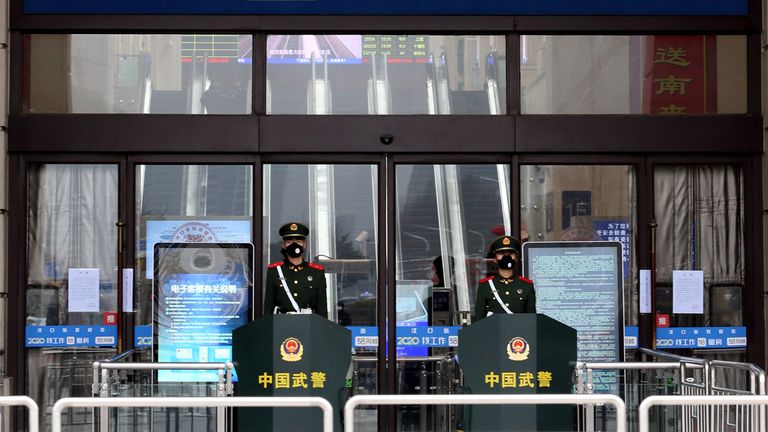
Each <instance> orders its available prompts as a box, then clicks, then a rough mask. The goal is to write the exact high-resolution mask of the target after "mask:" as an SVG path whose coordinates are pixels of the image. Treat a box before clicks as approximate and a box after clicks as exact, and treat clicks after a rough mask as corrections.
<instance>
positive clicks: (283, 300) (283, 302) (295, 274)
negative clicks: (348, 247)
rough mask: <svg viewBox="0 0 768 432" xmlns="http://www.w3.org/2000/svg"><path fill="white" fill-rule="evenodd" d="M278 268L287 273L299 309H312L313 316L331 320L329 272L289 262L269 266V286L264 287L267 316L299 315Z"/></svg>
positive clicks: (308, 264)
mask: <svg viewBox="0 0 768 432" xmlns="http://www.w3.org/2000/svg"><path fill="white" fill-rule="evenodd" d="M278 267H280V268H281V269H282V270H283V276H285V281H286V283H287V284H288V289H289V290H290V292H291V294H292V295H293V299H294V300H295V301H296V304H298V306H299V308H302V309H304V308H310V309H312V312H314V313H316V314H318V315H321V316H323V317H325V318H328V306H327V302H326V293H325V268H324V267H323V266H321V265H319V264H315V263H308V262H306V261H304V262H302V263H301V264H299V265H293V264H291V263H290V262H288V261H278V262H276V263H272V264H270V265H269V267H268V268H267V283H266V285H265V287H264V292H265V296H264V314H273V313H287V312H295V310H294V308H293V305H292V304H291V301H290V300H288V296H287V294H286V293H285V289H284V288H283V284H282V282H281V281H280V274H279V273H278V272H277V268H278Z"/></svg>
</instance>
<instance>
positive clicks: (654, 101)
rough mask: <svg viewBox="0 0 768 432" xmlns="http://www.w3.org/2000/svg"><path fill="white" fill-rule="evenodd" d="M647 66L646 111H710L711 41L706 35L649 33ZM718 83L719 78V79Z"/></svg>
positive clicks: (686, 112) (644, 108)
mask: <svg viewBox="0 0 768 432" xmlns="http://www.w3.org/2000/svg"><path fill="white" fill-rule="evenodd" d="M645 40H646V45H645V63H644V65H643V112H644V113H646V114H703V113H706V112H707V89H708V86H707V80H708V79H714V77H708V76H707V69H708V68H707V63H708V61H714V59H707V44H706V37H705V36H648V37H646V39H645ZM715 82H716V81H715Z"/></svg>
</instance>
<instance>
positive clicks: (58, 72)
mask: <svg viewBox="0 0 768 432" xmlns="http://www.w3.org/2000/svg"><path fill="white" fill-rule="evenodd" d="M27 37H28V39H29V47H30V49H29V77H28V78H27V79H28V80H29V83H28V84H29V90H28V94H26V95H25V96H26V98H27V100H28V105H29V112H36V113H89V114H249V113H250V112H251V88H252V79H251V64H250V63H251V62H252V54H253V44H252V40H251V36H250V35H229V34H206V35H195V34H186V35H181V34H175V35H174V34H163V35H159V34H155V35H152V34H68V35H60V34H59V35H56V34H51V35H47V34H33V35H29V36H27Z"/></svg>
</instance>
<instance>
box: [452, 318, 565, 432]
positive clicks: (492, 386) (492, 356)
mask: <svg viewBox="0 0 768 432" xmlns="http://www.w3.org/2000/svg"><path fill="white" fill-rule="evenodd" d="M459 365H460V367H461V370H462V373H463V375H464V387H465V389H466V392H467V393H471V394H543V393H572V388H573V384H572V382H571V375H572V373H573V369H574V367H575V365H576V330H574V329H573V328H571V327H568V326H566V325H565V324H562V323H560V322H559V321H556V320H554V319H552V318H550V317H548V316H546V315H541V314H512V315H507V314H494V315H491V316H490V317H486V318H483V319H482V320H480V321H478V322H476V323H474V324H472V325H471V326H469V327H466V328H463V329H461V330H460V331H459ZM572 413H573V408H572V407H570V406H559V405H550V406H535V405H474V406H467V407H466V409H465V422H467V423H469V426H470V427H469V428H468V429H467V430H471V431H472V432H479V431H500V430H505V431H507V430H508V431H561V430H567V431H571V430H574V428H573V427H574V424H573V415H572Z"/></svg>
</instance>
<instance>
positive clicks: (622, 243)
mask: <svg viewBox="0 0 768 432" xmlns="http://www.w3.org/2000/svg"><path fill="white" fill-rule="evenodd" d="M635 181H636V180H635V170H634V168H633V167H631V166H626V165H580V166H575V165H522V166H521V167H520V216H521V217H520V220H521V224H520V237H521V241H522V242H523V243H525V242H541V241H545V242H564V244H563V245H562V247H561V248H559V249H560V250H562V251H565V252H558V254H556V255H554V256H552V257H551V258H550V259H551V260H552V261H550V265H554V263H560V264H562V263H565V262H569V263H570V265H573V263H574V262H576V261H575V260H576V259H577V258H575V257H576V256H583V258H579V259H581V261H579V264H578V265H579V266H580V270H579V271H576V270H575V269H569V268H568V267H563V268H558V269H557V271H555V270H551V272H550V270H547V274H548V275H550V276H548V277H550V278H551V279H550V280H546V281H543V280H542V281H540V282H541V283H539V284H537V285H536V289H537V311H538V312H539V313H544V314H548V315H550V316H552V317H553V318H555V319H558V320H560V321H561V322H564V323H565V324H567V325H570V326H571V327H574V328H576V329H577V330H578V331H579V357H580V358H579V361H622V360H623V357H624V356H623V353H621V352H620V351H621V350H620V347H621V346H622V341H623V334H617V333H619V332H621V329H622V324H623V325H624V326H637V325H638V313H639V309H638V308H639V298H638V292H639V289H638V283H639V282H638V276H637V273H638V272H637V260H636V251H635V245H636V242H637V226H636V221H637V219H636V218H637V195H636V185H635ZM600 241H608V242H613V243H607V244H600V243H595V244H594V245H593V248H592V249H591V250H590V252H584V253H583V254H582V253H581V252H577V251H575V250H572V249H570V248H576V247H579V245H580V243H574V244H569V242H600ZM615 242H618V244H619V245H618V246H614V245H616V243H615ZM606 248H610V252H608V250H609V249H606ZM529 250H530V251H531V253H529V255H530V257H526V256H525V255H526V247H525V246H524V248H523V255H524V256H523V258H524V260H525V261H526V263H529V264H530V266H529V268H536V266H537V265H538V266H539V267H540V268H541V265H542V264H541V263H543V262H544V261H543V258H542V254H544V255H546V253H544V252H542V251H541V249H538V252H535V251H533V249H530V248H529ZM598 256H599V257H600V258H599V259H601V260H606V261H602V262H611V263H615V265H616V268H613V264H612V268H613V270H612V271H611V272H608V271H602V270H599V269H600V266H599V265H598V264H597V263H598V261H595V260H597V259H598V258H597V257H598ZM561 259H562V261H561ZM566 260H568V261H566ZM536 263H539V264H536ZM619 268H620V270H619ZM614 270H615V271H616V273H618V274H617V275H616V276H615V277H614V276H610V277H609V275H611V274H613V271H614ZM526 276H527V277H531V278H533V279H534V282H536V278H535V276H533V275H526ZM558 278H562V279H558ZM622 287H623V290H622V289H621V288H622ZM596 305H597V306H596ZM589 307H593V308H594V309H593V310H592V311H591V312H589V314H590V316H591V317H592V318H591V320H590V321H589V322H585V321H584V320H583V319H582V316H583V314H584V313H585V312H584V311H585V308H589ZM622 319H623V322H622ZM600 326H604V328H601V327H600ZM597 329H600V330H599V331H608V332H611V333H610V337H605V336H603V337H602V339H600V336H599V335H597V334H596V335H595V336H592V335H591V334H590V333H591V332H598V330H597ZM593 338H594V339H593ZM598 339H599V340H601V342H600V343H598V342H594V341H597V340H598ZM609 342H610V347H611V349H608V347H609ZM605 382H607V381H605ZM610 388H614V389H615V386H613V387H611V385H605V386H602V387H601V386H599V385H598V386H596V390H597V391H608V390H609V389H610Z"/></svg>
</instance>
